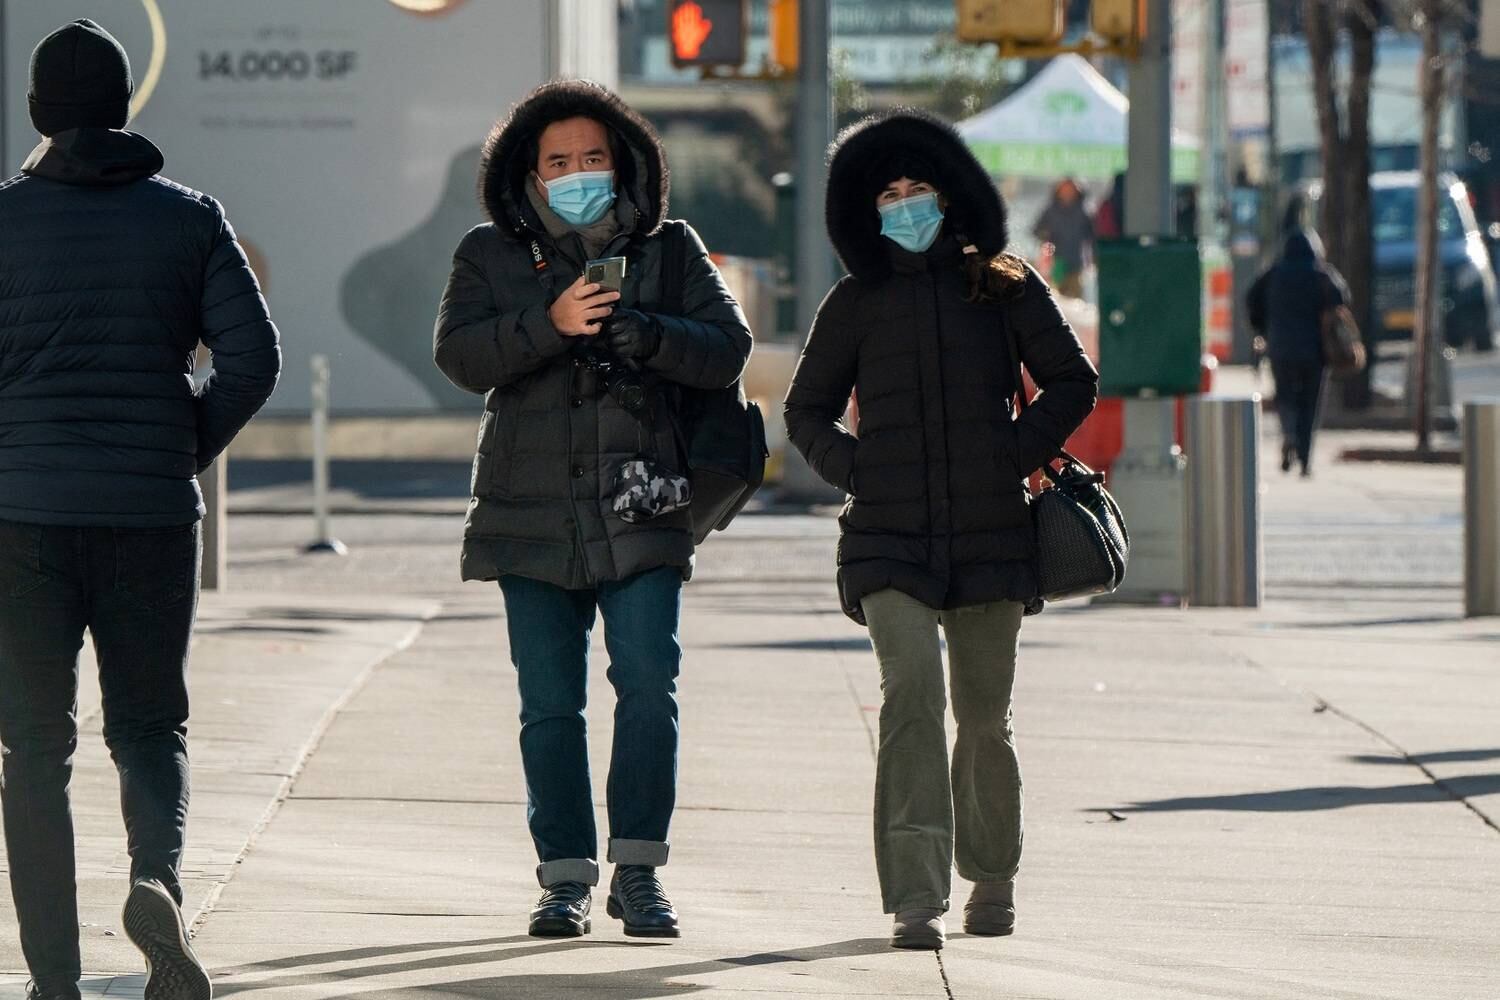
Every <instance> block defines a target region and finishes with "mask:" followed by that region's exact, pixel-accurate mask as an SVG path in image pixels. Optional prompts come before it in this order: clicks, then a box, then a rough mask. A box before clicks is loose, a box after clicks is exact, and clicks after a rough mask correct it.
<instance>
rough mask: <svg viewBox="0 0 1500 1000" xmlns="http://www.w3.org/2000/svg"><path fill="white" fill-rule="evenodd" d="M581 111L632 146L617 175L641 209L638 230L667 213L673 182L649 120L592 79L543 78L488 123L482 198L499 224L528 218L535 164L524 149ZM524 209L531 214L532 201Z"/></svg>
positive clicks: (513, 225) (647, 229)
mask: <svg viewBox="0 0 1500 1000" xmlns="http://www.w3.org/2000/svg"><path fill="white" fill-rule="evenodd" d="M580 115H582V116H584V117H587V118H593V119H595V120H596V121H600V122H603V123H604V124H605V125H607V126H608V127H609V128H610V129H611V130H612V131H613V132H614V134H615V135H616V136H617V137H618V138H619V139H620V140H621V141H623V142H624V143H625V145H626V147H627V148H628V149H629V151H630V156H629V157H628V158H624V162H619V161H620V160H621V159H622V158H621V157H616V163H615V173H616V177H617V179H618V181H619V184H620V187H621V189H622V190H623V191H625V192H627V193H628V196H629V197H630V200H631V201H632V202H633V203H634V204H635V207H636V210H637V211H639V212H640V220H639V224H638V225H637V227H636V231H637V232H638V233H640V234H641V235H645V236H649V235H652V234H654V233H655V232H656V231H657V230H658V229H660V228H661V224H662V221H663V220H665V219H666V217H667V193H668V190H669V188H670V182H669V179H668V172H667V155H666V152H665V150H663V149H662V145H661V139H660V137H658V136H657V134H656V130H655V129H654V128H652V127H651V123H650V122H648V121H646V119H645V118H643V117H641V116H640V115H639V114H638V113H636V112H635V111H634V110H633V109H632V108H631V107H630V106H629V105H627V104H626V103H625V102H624V101H622V100H621V99H620V98H619V96H617V95H616V94H614V93H612V92H611V91H609V90H608V89H606V88H605V87H602V86H600V85H599V84H597V83H594V82H593V81H591V80H554V81H553V82H551V83H544V84H542V85H541V86H540V87H538V88H536V89H535V90H533V91H532V92H531V93H530V94H528V95H527V96H526V97H524V98H522V99H521V101H520V102H518V103H517V104H516V105H515V106H513V107H512V108H511V109H510V113H509V114H507V115H506V116H505V118H503V119H501V120H500V121H499V122H496V123H495V127H494V128H492V129H490V134H489V137H488V138H486V139H485V141H484V149H483V150H482V152H481V153H480V158H479V201H480V203H481V204H482V205H483V206H484V210H485V214H486V215H488V216H489V218H490V221H491V222H493V223H495V225H497V226H499V227H500V228H501V229H505V230H508V231H515V230H519V229H520V228H521V226H522V225H523V223H524V222H525V217H524V216H523V215H522V211H523V208H522V206H526V205H527V203H526V199H525V196H524V188H523V187H522V184H524V183H525V180H526V175H527V174H528V173H529V172H530V171H531V170H532V168H533V167H535V166H536V164H535V163H531V162H527V161H526V158H525V156H524V155H522V154H523V151H524V150H526V148H527V146H528V144H529V141H530V140H532V139H535V138H536V137H537V136H539V135H540V134H541V133H542V130H543V129H545V128H546V127H547V126H548V125H551V124H552V123H553V122H558V121H562V120H563V119H565V118H574V117H577V116H580ZM525 210H526V211H527V212H528V214H529V206H527V208H526V209H525ZM532 225H533V227H535V223H532Z"/></svg>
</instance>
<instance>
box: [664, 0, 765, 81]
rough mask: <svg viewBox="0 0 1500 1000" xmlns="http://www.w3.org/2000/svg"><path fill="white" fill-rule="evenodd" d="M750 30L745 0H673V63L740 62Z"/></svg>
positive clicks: (669, 33)
mask: <svg viewBox="0 0 1500 1000" xmlns="http://www.w3.org/2000/svg"><path fill="white" fill-rule="evenodd" d="M749 34H750V15H749V8H748V7H747V5H746V2H745V0H671V2H670V3H668V4H667V43H668V46H669V47H670V49H671V52H672V65H674V66H676V67H678V68H679V69H680V68H682V67H686V66H740V65H743V64H744V62H745V41H746V38H747V37H748V36H749Z"/></svg>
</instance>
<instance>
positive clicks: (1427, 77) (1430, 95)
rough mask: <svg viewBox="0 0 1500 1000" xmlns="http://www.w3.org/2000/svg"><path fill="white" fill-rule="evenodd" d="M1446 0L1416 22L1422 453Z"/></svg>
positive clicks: (1433, 329) (1425, 9) (1428, 5)
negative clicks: (1418, 34)
mask: <svg viewBox="0 0 1500 1000" xmlns="http://www.w3.org/2000/svg"><path fill="white" fill-rule="evenodd" d="M1443 7H1444V4H1443V0H1419V2H1418V5H1417V9H1416V14H1415V17H1414V20H1415V21H1416V26H1417V28H1418V29H1419V30H1420V31H1421V32H1422V67H1421V74H1420V76H1421V93H1422V146H1421V171H1422V178H1421V186H1420V188H1419V189H1418V192H1417V274H1416V279H1417V287H1416V293H1417V294H1416V322H1415V329H1413V330H1412V350H1413V351H1414V352H1416V383H1417V384H1416V397H1417V398H1416V410H1415V413H1414V414H1413V418H1414V423H1415V427H1414V428H1413V429H1414V430H1415V431H1416V435H1417V451H1418V452H1419V453H1426V452H1427V451H1428V450H1430V449H1431V447H1432V440H1431V434H1432V416H1431V410H1432V402H1431V385H1432V355H1433V352H1434V351H1435V349H1436V347H1437V345H1438V343H1439V337H1440V335H1441V329H1440V327H1441V322H1440V321H1439V319H1438V307H1437V299H1438V295H1439V294H1440V292H1441V287H1442V286H1441V281H1440V278H1439V273H1438V267H1439V264H1438V227H1437V223H1438V123H1439V119H1440V117H1441V115H1442V106H1443V105H1442V101H1443V89H1444V86H1443V69H1444V67H1443V55H1442V49H1441V41H1442V39H1441V31H1442V26H1443Z"/></svg>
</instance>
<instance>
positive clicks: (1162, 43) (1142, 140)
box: [1125, 0, 1174, 236]
mask: <svg viewBox="0 0 1500 1000" xmlns="http://www.w3.org/2000/svg"><path fill="white" fill-rule="evenodd" d="M1171 7H1172V5H1171V0H1146V37H1145V40H1144V41H1143V42H1142V43H1141V54H1140V58H1138V59H1137V60H1136V61H1135V62H1133V63H1131V64H1130V119H1129V139H1128V147H1129V149H1128V162H1129V168H1128V169H1127V170H1126V171H1125V225H1126V230H1127V232H1128V234H1129V235H1131V236H1166V235H1168V234H1170V233H1171V232H1172V230H1173V228H1174V227H1173V218H1172V26H1171Z"/></svg>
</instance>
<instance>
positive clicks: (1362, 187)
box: [1338, 0, 1380, 409]
mask: <svg viewBox="0 0 1500 1000" xmlns="http://www.w3.org/2000/svg"><path fill="white" fill-rule="evenodd" d="M1344 23H1345V25H1346V26H1347V28H1348V30H1349V98H1348V128H1347V132H1346V134H1347V140H1346V142H1345V146H1344V162H1343V169H1344V209H1345V211H1346V212H1347V213H1348V214H1347V215H1346V216H1345V225H1344V237H1343V247H1342V248H1341V255H1340V259H1339V263H1338V267H1339V270H1340V272H1341V273H1342V274H1343V276H1344V280H1345V281H1346V282H1348V285H1349V299H1350V303H1349V308H1350V311H1351V312H1353V313H1354V318H1355V321H1356V322H1357V323H1358V324H1359V329H1360V331H1361V333H1362V335H1363V337H1364V341H1365V356H1366V357H1372V358H1373V357H1374V356H1375V342H1376V334H1377V331H1378V326H1377V324H1376V321H1375V309H1374V302H1373V300H1374V271H1375V245H1374V242H1373V237H1372V234H1371V231H1370V229H1371V222H1370V89H1371V80H1372V78H1373V77H1374V75H1375V31H1376V29H1377V28H1378V27H1379V23H1380V0H1348V4H1347V6H1346V8H1345V11H1344ZM1371 371H1372V369H1371V366H1369V365H1366V366H1365V367H1364V369H1363V370H1362V371H1361V372H1360V374H1359V375H1358V376H1356V377H1354V378H1350V379H1347V380H1346V381H1345V382H1344V405H1345V406H1347V407H1349V408H1350V409H1365V408H1367V407H1368V406H1369V405H1370V398H1371V391H1370V376H1371Z"/></svg>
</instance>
